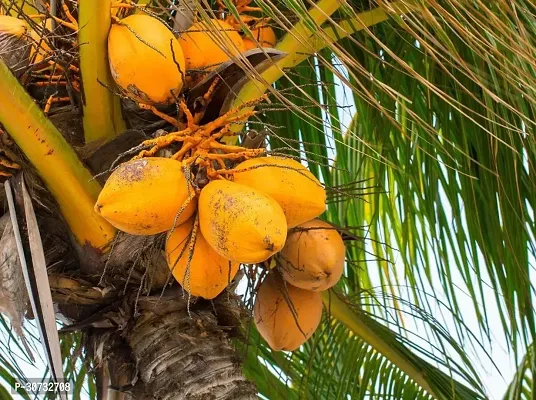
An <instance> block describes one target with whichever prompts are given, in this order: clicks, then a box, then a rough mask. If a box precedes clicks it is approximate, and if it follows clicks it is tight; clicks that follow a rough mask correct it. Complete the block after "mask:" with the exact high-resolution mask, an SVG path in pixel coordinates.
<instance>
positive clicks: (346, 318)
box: [322, 289, 482, 400]
mask: <svg viewBox="0 0 536 400" xmlns="http://www.w3.org/2000/svg"><path fill="white" fill-rule="evenodd" d="M322 301H323V303H324V306H325V307H326V309H327V310H328V314H329V316H330V317H331V318H335V319H336V320H338V321H339V322H341V323H342V324H343V325H345V326H346V327H347V328H348V329H349V330H350V331H351V332H352V333H354V334H355V335H356V336H358V337H359V338H361V339H362V340H363V341H364V342H365V343H367V344H368V345H370V346H371V347H372V348H373V349H374V350H375V351H377V352H378V353H380V354H382V355H383V356H384V357H385V358H387V359H388V360H389V361H390V362H391V363H393V364H394V365H396V366H397V367H398V368H399V369H400V370H401V371H403V372H404V373H405V374H406V375H407V376H408V377H409V378H411V379H412V380H413V382H415V383H416V384H417V385H419V386H420V387H421V388H423V389H424V390H426V391H427V392H428V393H429V394H430V395H432V396H433V397H434V398H436V399H441V400H443V399H445V400H446V399H453V398H455V397H454V396H456V395H459V396H460V398H464V399H465V398H467V399H469V398H470V399H480V398H482V397H481V396H479V395H478V394H477V393H475V392H474V391H473V390H472V389H469V388H468V387H466V386H464V385H463V384H461V383H459V382H454V383H453V381H452V380H451V377H450V376H449V375H448V374H445V373H444V372H443V371H441V370H439V369H438V368H437V367H435V366H433V365H431V364H429V363H428V362H426V361H424V360H423V359H421V358H419V357H418V356H417V355H415V354H413V353H412V352H411V351H409V350H408V349H407V348H406V347H405V346H404V345H403V344H401V343H400V342H399V341H398V340H397V338H396V337H395V335H394V333H393V332H392V331H390V330H389V329H388V328H387V327H385V326H383V325H382V324H380V323H378V322H376V321H375V320H374V319H372V318H370V317H369V316H367V315H366V314H365V313H363V312H360V310H359V309H356V307H355V306H351V305H350V304H351V303H348V302H346V301H345V299H344V297H343V296H342V295H341V294H339V293H337V292H336V291H334V290H333V289H330V290H326V291H324V292H322ZM439 381H443V382H441V383H438V382H439ZM471 383H472V384H473V385H475V387H478V386H479V385H480V386H481V382H471ZM456 398H457V397H456Z"/></svg>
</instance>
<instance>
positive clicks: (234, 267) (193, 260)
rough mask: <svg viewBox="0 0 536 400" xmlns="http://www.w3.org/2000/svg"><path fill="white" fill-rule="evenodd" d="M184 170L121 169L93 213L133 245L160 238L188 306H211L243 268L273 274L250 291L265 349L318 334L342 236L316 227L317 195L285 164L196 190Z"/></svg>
mask: <svg viewBox="0 0 536 400" xmlns="http://www.w3.org/2000/svg"><path fill="white" fill-rule="evenodd" d="M188 167H190V168H195V166H185V165H184V164H183V163H181V162H178V161H176V160H174V159H171V158H164V157H145V158H139V159H134V160H131V161H128V162H125V163H123V164H121V165H119V167H118V168H117V169H115V171H114V172H113V173H112V174H111V175H110V177H109V178H108V180H107V181H106V183H105V185H104V188H103V190H102V192H101V194H100V196H99V198H98V201H97V204H96V206H95V209H96V211H97V212H98V213H99V214H100V215H102V216H103V217H104V218H105V219H106V220H108V222H110V223H111V224H112V225H114V226H115V227H117V228H118V229H120V230H122V231H123V232H126V233H129V234H132V235H154V234H159V233H164V232H167V240H166V246H165V252H166V259H167V262H168V266H169V268H170V271H171V273H172V274H173V276H174V277H175V279H176V280H177V282H178V283H179V284H180V285H181V286H182V287H183V288H184V290H186V291H187V292H188V293H189V294H190V295H192V296H200V297H203V298H205V299H213V298H215V297H216V296H218V295H219V294H220V293H221V292H222V291H223V290H224V289H225V288H226V287H227V286H228V285H229V284H230V283H231V281H232V280H233V278H234V277H235V275H236V274H237V272H238V269H239V266H240V265H241V264H250V265H251V264H259V265H261V266H264V267H266V266H267V265H270V264H271V265H275V266H276V268H275V270H274V271H271V272H270V273H269V274H268V275H267V277H266V279H264V281H263V282H262V283H261V285H260V288H259V290H258V293H257V298H256V301H255V305H254V316H255V323H256V325H257V328H258V330H259V332H260V333H261V335H262V336H263V337H264V338H265V339H266V340H267V342H268V343H269V345H270V346H271V347H272V348H273V349H275V350H295V349H296V348H298V347H299V346H300V345H301V344H303V343H304V342H305V341H306V340H307V339H308V338H309V337H310V336H311V335H312V334H313V333H314V331H315V330H316V328H317V327H318V324H319V322H320V318H321V315H322V300H321V295H320V292H321V291H323V290H327V289H328V288H330V287H331V286H333V285H334V284H336V283H337V281H338V280H339V279H340V277H341V275H342V272H343V266H344V258H345V247H344V244H343V241H342V239H341V237H340V235H339V234H338V233H337V231H336V230H334V228H333V227H332V226H331V225H329V224H327V223H326V222H323V221H321V220H319V219H316V217H317V216H319V215H320V214H322V213H323V212H324V210H325V200H326V193H325V190H324V188H323V187H322V185H321V183H320V182H319V181H318V180H317V179H316V178H315V177H314V176H313V175H312V174H311V173H310V172H309V170H307V168H305V167H304V166H303V165H302V164H301V163H299V162H298V161H295V160H293V159H290V158H283V157H272V156H267V157H258V158H252V159H249V160H246V161H243V162H241V163H238V165H236V166H234V167H233V168H229V170H228V171H227V172H228V173H227V174H226V175H225V176H226V178H223V177H220V178H217V179H212V180H210V181H209V182H208V184H206V185H205V186H203V187H202V188H200V187H199V185H198V183H197V182H196V181H195V180H193V178H192V177H191V176H189V173H188V170H189V168H188ZM272 261H273V262H272Z"/></svg>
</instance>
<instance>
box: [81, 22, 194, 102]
mask: <svg viewBox="0 0 536 400" xmlns="http://www.w3.org/2000/svg"><path fill="white" fill-rule="evenodd" d="M82 29H83V27H82ZM108 58H109V61H110V69H111V72H112V76H113V78H114V80H115V82H116V83H117V85H118V86H119V87H120V88H121V89H122V90H123V91H124V93H125V94H126V95H127V96H129V97H131V98H132V99H134V100H136V101H140V102H144V103H148V104H169V103H172V102H174V101H175V99H176V97H177V96H178V95H179V93H180V91H181V88H182V86H183V84H184V82H183V76H184V72H185V69H186V68H185V66H186V64H185V61H184V54H183V51H182V48H181V46H180V44H179V42H178V41H177V39H176V38H175V36H173V33H171V31H170V30H169V29H168V28H167V27H166V26H165V25H164V24H163V23H162V22H160V21H159V20H157V19H156V18H153V17H150V16H148V15H146V14H134V15H131V16H129V17H127V18H125V19H123V20H121V22H120V23H118V24H113V25H112V28H111V29H110V33H109V35H108Z"/></svg>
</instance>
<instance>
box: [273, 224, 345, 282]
mask: <svg viewBox="0 0 536 400" xmlns="http://www.w3.org/2000/svg"><path fill="white" fill-rule="evenodd" d="M345 253H346V248H345V247H344V242H343V240H342V238H341V236H340V235H339V233H338V232H337V231H336V230H335V229H333V227H332V226H331V225H330V224H328V223H326V222H324V221H321V220H319V219H315V220H312V221H309V222H306V223H304V224H301V225H298V226H297V227H296V228H295V229H294V230H293V231H290V232H289V233H288V237H287V242H286V243H285V247H283V250H281V252H280V253H279V254H278V255H277V261H278V264H279V266H280V269H281V273H282V275H283V278H284V279H285V281H287V282H288V283H290V284H292V285H294V286H296V287H299V288H302V289H306V290H312V291H323V290H326V289H329V288H330V287H332V286H333V285H335V284H336V283H337V282H338V281H339V279H340V278H341V275H342V273H343V269H344V259H345Z"/></svg>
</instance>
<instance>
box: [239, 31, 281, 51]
mask: <svg viewBox="0 0 536 400" xmlns="http://www.w3.org/2000/svg"><path fill="white" fill-rule="evenodd" d="M251 33H252V34H253V37H254V38H255V40H252V39H250V38H249V36H244V46H245V48H246V50H251V49H256V48H257V47H259V46H260V47H269V48H273V47H274V46H275V44H276V42H277V38H276V36H275V32H274V30H273V29H272V28H271V27H270V26H268V25H262V26H260V27H258V28H255V29H251Z"/></svg>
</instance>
